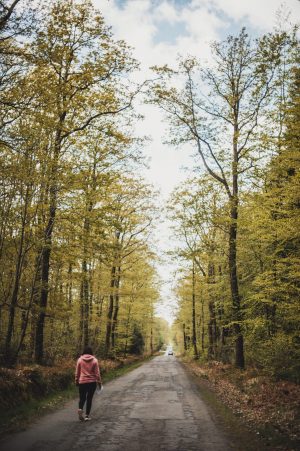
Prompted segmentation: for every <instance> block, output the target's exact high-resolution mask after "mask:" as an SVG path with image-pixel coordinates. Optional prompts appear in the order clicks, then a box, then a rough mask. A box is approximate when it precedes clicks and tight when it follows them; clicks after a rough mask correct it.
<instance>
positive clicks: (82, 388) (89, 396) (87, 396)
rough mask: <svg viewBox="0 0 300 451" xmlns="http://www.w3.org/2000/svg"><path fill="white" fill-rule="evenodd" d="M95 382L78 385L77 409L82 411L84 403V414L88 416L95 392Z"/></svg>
mask: <svg viewBox="0 0 300 451" xmlns="http://www.w3.org/2000/svg"><path fill="white" fill-rule="evenodd" d="M96 386H97V383H96V382H88V383H87V384H79V409H83V406H84V404H85V402H86V414H87V415H89V414H90V411H91V407H92V400H93V396H94V393H95V390H96Z"/></svg>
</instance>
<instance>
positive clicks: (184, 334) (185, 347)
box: [182, 323, 187, 351]
mask: <svg viewBox="0 0 300 451" xmlns="http://www.w3.org/2000/svg"><path fill="white" fill-rule="evenodd" d="M182 332H183V347H184V350H185V351H187V340H186V332H185V323H183V324H182Z"/></svg>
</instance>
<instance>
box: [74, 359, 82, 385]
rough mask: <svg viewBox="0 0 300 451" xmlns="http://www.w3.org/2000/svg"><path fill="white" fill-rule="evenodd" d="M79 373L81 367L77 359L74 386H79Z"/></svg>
mask: <svg viewBox="0 0 300 451" xmlns="http://www.w3.org/2000/svg"><path fill="white" fill-rule="evenodd" d="M80 371H81V367H80V361H79V359H78V360H77V364H76V370H75V384H76V385H78V384H79V379H80Z"/></svg>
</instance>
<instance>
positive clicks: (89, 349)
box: [82, 346, 93, 355]
mask: <svg viewBox="0 0 300 451" xmlns="http://www.w3.org/2000/svg"><path fill="white" fill-rule="evenodd" d="M82 354H90V355H93V350H92V348H91V347H90V346H85V347H84V349H83V353H82Z"/></svg>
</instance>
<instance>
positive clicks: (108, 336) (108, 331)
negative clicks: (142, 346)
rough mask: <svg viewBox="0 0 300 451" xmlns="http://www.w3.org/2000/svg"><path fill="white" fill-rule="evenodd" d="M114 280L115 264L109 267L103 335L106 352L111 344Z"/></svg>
mask: <svg viewBox="0 0 300 451" xmlns="http://www.w3.org/2000/svg"><path fill="white" fill-rule="evenodd" d="M115 280H116V266H115V265H113V266H112V268H111V280H110V288H111V293H110V295H109V305H108V312H107V324H106V337H105V350H106V354H108V353H109V351H110V346H111V329H112V319H113V311H114V287H115Z"/></svg>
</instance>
